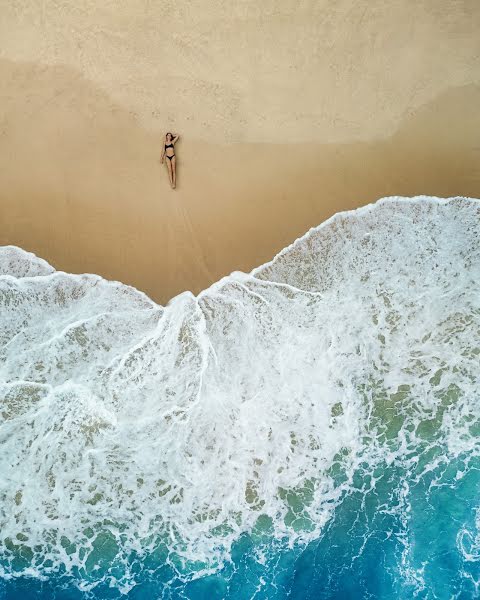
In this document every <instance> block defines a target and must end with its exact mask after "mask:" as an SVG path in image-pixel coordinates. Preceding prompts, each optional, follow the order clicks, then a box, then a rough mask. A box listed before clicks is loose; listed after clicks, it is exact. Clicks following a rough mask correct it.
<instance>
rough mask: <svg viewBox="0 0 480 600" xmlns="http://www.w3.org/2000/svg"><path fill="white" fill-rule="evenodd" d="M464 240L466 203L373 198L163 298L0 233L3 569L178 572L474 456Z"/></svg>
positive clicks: (474, 337)
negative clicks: (356, 495) (382, 482)
mask: <svg viewBox="0 0 480 600" xmlns="http://www.w3.org/2000/svg"><path fill="white" fill-rule="evenodd" d="M479 240H480V203H479V202H478V201H476V200H473V199H466V198H452V199H448V200H445V199H438V198H427V197H418V198H414V199H404V198H389V199H383V200H381V201H379V202H377V203H376V204H375V205H370V206H368V207H365V208H362V209H358V210H356V211H352V212H349V213H340V214H338V215H336V216H335V217H333V218H332V219H330V220H329V221H327V222H326V223H324V224H322V225H321V226H319V227H317V228H315V229H312V230H311V231H309V232H308V233H307V234H306V235H305V236H304V237H302V238H300V239H299V240H297V241H296V242H295V243H294V244H292V245H291V246H289V247H288V248H286V249H285V250H283V251H282V252H281V253H280V254H279V255H277V256H276V257H275V258H274V259H273V260H272V261H271V262H270V263H267V264H266V265H263V266H261V267H259V268H257V269H255V270H254V271H252V272H251V273H250V274H245V273H240V272H235V273H232V274H231V275H230V276H229V277H226V278H223V279H222V280H221V281H219V282H218V283H216V284H214V285H213V286H211V287H210V288H208V289H207V290H205V291H204V292H202V293H201V294H199V295H198V297H194V296H193V295H192V294H191V293H189V292H185V293H183V294H180V295H179V296H177V297H176V298H174V299H173V300H172V301H171V302H170V303H169V304H168V305H167V306H166V307H161V306H159V305H157V304H155V303H154V302H153V301H151V300H150V299H148V298H147V297H146V296H145V295H144V294H142V293H141V292H138V291H137V290H134V289H133V288H131V287H128V286H124V285H122V284H120V283H118V282H109V281H106V280H104V279H102V278H101V277H98V276H96V275H72V274H66V273H61V272H56V271H55V270H54V269H53V268H52V267H51V266H50V265H48V264H47V263H45V261H42V260H40V259H38V258H37V257H34V256H33V255H31V254H29V253H26V252H24V251H23V250H21V249H18V248H14V247H7V248H3V249H0V273H3V275H2V276H0V306H1V317H0V344H1V348H0V403H1V404H0V415H1V420H0V448H1V454H0V473H2V478H1V479H0V530H1V532H2V539H3V546H2V552H3V561H2V563H1V564H2V569H3V573H4V575H8V576H10V575H12V574H15V573H22V572H23V573H25V572H27V571H28V573H30V574H31V573H36V574H37V575H41V574H48V573H49V572H51V571H55V570H57V569H59V568H60V567H62V568H66V570H67V572H71V573H72V574H75V576H76V577H80V578H85V579H88V578H90V580H92V581H97V580H99V579H102V578H114V577H116V578H117V579H118V573H117V571H118V567H119V565H121V566H122V573H123V574H122V577H121V579H122V582H123V584H124V585H126V586H127V588H128V585H129V582H130V583H131V582H132V581H134V580H135V575H134V574H133V572H130V569H131V568H132V565H131V561H130V559H129V557H130V556H131V555H132V553H134V552H135V553H137V554H138V555H142V556H145V555H148V554H152V553H153V554H155V553H157V555H159V556H160V555H161V556H163V557H164V558H165V557H169V560H170V561H171V564H173V565H175V568H176V569H177V571H178V573H179V574H180V575H181V576H183V577H190V576H192V574H193V573H196V574H198V573H205V572H209V571H210V570H214V569H217V568H219V566H220V565H221V564H222V563H223V561H225V560H228V557H229V552H230V548H231V545H232V543H233V542H234V541H235V540H238V538H239V536H240V535H241V534H242V533H244V532H254V533H255V534H256V535H257V536H259V538H258V539H263V537H265V538H267V537H268V539H269V540H279V541H282V543H287V544H293V543H295V542H296V541H307V540H309V539H312V538H314V537H316V536H318V535H319V534H320V532H321V531H322V528H323V527H324V525H325V523H327V522H328V520H329V519H330V517H331V515H332V511H333V510H334V509H335V507H337V506H338V505H339V502H341V500H342V498H344V497H345V495H346V494H348V493H350V492H351V491H352V490H354V489H358V482H357V476H358V474H359V473H361V474H363V475H365V476H366V475H368V477H369V479H368V484H365V483H363V485H365V486H366V487H365V490H367V488H368V489H373V488H374V487H375V484H376V475H375V473H376V469H377V468H378V467H380V466H381V465H385V464H387V465H391V464H394V463H395V464H397V463H398V464H402V465H405V464H407V463H409V461H410V463H409V464H410V466H411V468H412V469H413V468H416V467H418V465H421V468H419V469H418V474H417V475H416V476H418V477H421V476H422V473H424V472H425V470H428V469H431V468H433V467H432V465H434V464H438V463H439V462H441V461H444V460H447V458H448V457H452V456H458V455H459V454H461V453H466V452H467V453H469V456H470V457H471V456H477V455H478V450H479V447H478V438H477V437H476V436H475V435H474V433H472V431H473V429H472V426H473V425H474V424H475V423H477V421H478V414H479V412H478V409H479V392H478V390H479V389H480V386H479V379H478V360H479V354H480V294H479V291H480V287H479V283H478V282H479V281H480V260H479V259H480V242H479ZM425 456H428V457H429V459H428V461H426V462H425V464H423V463H422V460H423V458H424V457H425ZM435 461H437V462H435ZM363 481H364V482H365V481H367V479H365V478H364V479H363ZM402 490H403V491H402ZM403 493H405V494H407V496H408V493H407V491H405V488H403V487H402V488H401V489H400V488H399V497H402V496H401V495H402V494H403ZM392 510H393V509H392ZM395 510H397V511H398V514H399V520H400V521H399V522H400V523H402V522H403V521H402V519H404V520H405V519H407V520H408V514H407V513H408V501H407V500H405V502H403V501H402V502H399V503H398V504H397V508H396V509H395ZM405 526H407V525H405ZM262 536H263V537H262ZM159 560H160V559H159ZM402 560H403V567H402V568H404V572H405V574H406V575H405V576H407V574H408V573H409V572H411V570H410V571H409V568H410V567H409V549H408V546H407V545H406V546H405V553H404V556H403V558H402ZM15 561H17V562H15ZM22 561H23V562H22ZM114 573H116V574H115V575H114ZM127 588H126V589H127ZM419 589H420V588H419Z"/></svg>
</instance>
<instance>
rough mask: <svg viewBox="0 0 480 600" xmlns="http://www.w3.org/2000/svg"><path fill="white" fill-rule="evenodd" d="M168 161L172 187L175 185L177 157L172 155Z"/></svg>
mask: <svg viewBox="0 0 480 600" xmlns="http://www.w3.org/2000/svg"><path fill="white" fill-rule="evenodd" d="M170 162H171V163H172V180H173V185H172V187H176V185H177V159H176V158H175V157H173V158H172V160H171V161H170Z"/></svg>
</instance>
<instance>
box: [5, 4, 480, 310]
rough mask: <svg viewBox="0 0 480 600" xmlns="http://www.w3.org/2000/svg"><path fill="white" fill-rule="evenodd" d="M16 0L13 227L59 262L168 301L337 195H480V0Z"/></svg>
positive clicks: (8, 13)
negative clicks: (169, 152) (165, 160)
mask: <svg viewBox="0 0 480 600" xmlns="http://www.w3.org/2000/svg"><path fill="white" fill-rule="evenodd" d="M440 4H443V7H440ZM278 5H281V9H280V8H279V7H278ZM361 5H363V6H361ZM0 15H1V17H0V40H1V42H0V49H1V54H0V56H1V60H0V76H1V78H2V88H1V90H0V244H16V245H19V246H21V247H23V248H25V249H27V250H31V251H33V252H35V253H36V254H38V255H40V256H42V257H43V258H45V259H46V260H48V261H49V262H51V263H52V264H53V265H54V266H55V267H56V268H57V269H60V270H66V271H73V272H95V273H100V274H101V275H103V276H105V277H107V278H111V279H118V280H121V281H123V282H125V283H129V284H132V285H134V286H136V287H138V288H139V289H142V290H144V291H146V292H147V293H148V294H149V295H151V296H152V297H153V298H155V299H156V300H158V301H160V302H162V303H164V302H166V301H167V300H168V299H169V298H171V297H172V296H174V295H175V294H177V293H179V292H181V291H183V290H185V289H190V290H192V291H193V292H198V291H200V290H201V289H203V288H204V287H206V286H207V285H208V284H209V283H211V282H213V281H215V280H217V279H218V278H220V277H221V276H223V275H226V274H228V273H229V272H231V271H232V270H238V269H239V270H244V271H248V270H250V269H251V268H253V267H255V266H257V265H259V264H261V263H263V262H265V261H267V260H269V259H271V258H272V257H273V256H274V255H275V253H276V252H278V251H279V250H281V249H282V248H283V247H284V246H285V245H287V244H289V243H290V242H292V241H293V240H294V239H295V238H296V237H298V236H299V235H302V234H303V233H304V232H305V231H306V230H308V229H309V228H310V227H312V226H314V225H317V224H319V223H320V222H322V221H323V220H325V219H326V218H328V217H330V216H331V215H332V214H334V213H335V212H337V211H340V210H346V209H351V208H354V207H356V206H359V205H362V204H366V203H369V202H373V201H375V200H376V199H377V198H380V197H382V196H387V195H416V194H431V195H438V196H451V195H466V196H477V197H478V196H480V111H479V110H478V107H479V106H480V58H479V57H480V37H479V36H478V30H479V26H480V5H478V3H477V2H470V1H463V2H462V1H457V2H455V3H453V2H451V3H438V2H437V1H434V0H431V1H427V0H422V1H419V2H415V3H413V2H408V1H407V2H405V0H402V2H390V3H385V2H383V1H380V0H375V1H372V2H369V3H368V8H367V3H357V2H354V0H348V1H347V0H342V1H337V2H336V3H326V2H323V1H322V2H302V1H298V2H295V3H294V2H291V1H290V0H288V1H287V0H283V1H282V2H264V3H256V2H253V1H250V0H248V1H244V2H235V3H233V2H213V1H211V0H208V1H207V0H202V1H192V2H189V3H188V4H187V3H183V2H180V3H172V2H169V3H153V2H148V1H147V0H145V1H143V2H138V1H137V2H126V3H122V7H121V8H120V7H119V6H118V3H114V2H113V1H111V2H106V3H100V2H95V3H93V2H91V3H89V2H85V3H82V6H81V7H79V6H78V3H75V4H74V3H73V2H64V1H63V2H58V1H56V2H53V1H49V0H46V1H44V2H42V3H38V2H36V1H34V0H31V1H28V2H24V3H22V5H21V6H20V5H18V4H17V3H7V2H6V1H4V0H0ZM166 130H173V131H174V132H179V133H180V134H181V136H182V137H181V140H180V141H179V142H178V144H177V148H176V152H177V157H178V184H177V189H176V190H171V189H170V187H169V185H168V177H167V173H166V171H165V166H164V165H160V163H159V156H160V151H161V144H162V135H163V133H164V132H165V131H166Z"/></svg>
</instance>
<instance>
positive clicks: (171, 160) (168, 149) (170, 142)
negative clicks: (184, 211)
mask: <svg viewBox="0 0 480 600" xmlns="http://www.w3.org/2000/svg"><path fill="white" fill-rule="evenodd" d="M179 137H180V136H179V135H176V136H175V137H174V136H173V134H172V133H167V135H166V136H165V144H164V147H163V150H162V159H161V160H162V163H163V162H164V157H165V156H166V157H167V158H168V161H167V167H168V176H169V178H170V185H171V186H172V188H173V189H175V185H176V165H175V163H176V160H177V159H176V158H175V152H174V150H173V146H174V145H175V142H176V141H177V140H178V138H179ZM169 153H170V154H169Z"/></svg>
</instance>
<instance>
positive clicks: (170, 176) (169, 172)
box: [165, 156, 173, 187]
mask: <svg viewBox="0 0 480 600" xmlns="http://www.w3.org/2000/svg"><path fill="white" fill-rule="evenodd" d="M165 160H166V161H167V169H168V178H169V179H170V185H171V186H172V187H173V174H172V161H171V160H170V159H169V158H168V156H167V157H166V158H165Z"/></svg>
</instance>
